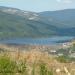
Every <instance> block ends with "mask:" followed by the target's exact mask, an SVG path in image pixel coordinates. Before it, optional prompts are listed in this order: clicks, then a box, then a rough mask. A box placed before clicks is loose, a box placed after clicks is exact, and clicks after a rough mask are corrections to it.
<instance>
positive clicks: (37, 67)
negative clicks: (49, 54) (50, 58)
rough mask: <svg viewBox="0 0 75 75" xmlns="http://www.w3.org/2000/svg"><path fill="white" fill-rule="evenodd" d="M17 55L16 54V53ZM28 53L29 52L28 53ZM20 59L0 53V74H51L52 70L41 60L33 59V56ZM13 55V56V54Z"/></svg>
mask: <svg viewBox="0 0 75 75" xmlns="http://www.w3.org/2000/svg"><path fill="white" fill-rule="evenodd" d="M16 55H18V54H16ZM29 55H30V54H29ZM29 55H28V56H26V57H27V58H28V60H27V58H24V59H20V58H19V57H17V58H16V57H15V59H13V58H11V56H10V55H9V53H7V52H4V53H1V54H0V75H53V71H52V70H51V68H49V67H48V65H47V63H45V62H44V59H43V60H39V59H35V60H34V56H33V55H32V56H33V57H32V59H31V58H29ZM13 57H14V56H13Z"/></svg>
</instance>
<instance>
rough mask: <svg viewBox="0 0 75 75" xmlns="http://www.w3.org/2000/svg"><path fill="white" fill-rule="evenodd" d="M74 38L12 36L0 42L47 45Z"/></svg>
mask: <svg viewBox="0 0 75 75" xmlns="http://www.w3.org/2000/svg"><path fill="white" fill-rule="evenodd" d="M72 39H74V37H72V36H61V37H50V38H36V39H33V38H14V39H7V40H0V43H1V44H26V45H49V44H56V43H63V42H67V41H70V40H72Z"/></svg>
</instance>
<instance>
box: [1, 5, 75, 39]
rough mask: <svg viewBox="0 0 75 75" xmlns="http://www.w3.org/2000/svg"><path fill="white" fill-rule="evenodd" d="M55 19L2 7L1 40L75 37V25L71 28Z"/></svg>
mask: <svg viewBox="0 0 75 75" xmlns="http://www.w3.org/2000/svg"><path fill="white" fill-rule="evenodd" d="M55 17H56V16H55ZM55 17H52V16H50V17H49V18H48V17H47V16H43V15H42V14H40V13H36V12H31V11H24V10H20V9H17V8H11V7H1V6H0V38H13V37H31V38H34V37H38V38H40V37H51V36H65V35H67V36H75V34H74V32H75V25H74V24H73V25H71V26H70V25H69V24H67V23H64V22H61V21H59V20H58V19H56V18H55ZM61 17H62V16H61ZM74 23H75V22H74Z"/></svg>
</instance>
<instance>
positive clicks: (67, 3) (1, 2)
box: [0, 0, 75, 12]
mask: <svg viewBox="0 0 75 75" xmlns="http://www.w3.org/2000/svg"><path fill="white" fill-rule="evenodd" d="M0 6H7V7H14V8H19V9H22V10H25V11H34V12H42V11H55V10H62V9H75V0H0Z"/></svg>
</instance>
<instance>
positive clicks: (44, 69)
mask: <svg viewBox="0 0 75 75" xmlns="http://www.w3.org/2000/svg"><path fill="white" fill-rule="evenodd" d="M40 75H53V72H52V71H50V70H48V69H47V66H46V64H45V63H41V64H40Z"/></svg>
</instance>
